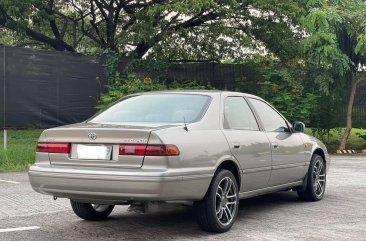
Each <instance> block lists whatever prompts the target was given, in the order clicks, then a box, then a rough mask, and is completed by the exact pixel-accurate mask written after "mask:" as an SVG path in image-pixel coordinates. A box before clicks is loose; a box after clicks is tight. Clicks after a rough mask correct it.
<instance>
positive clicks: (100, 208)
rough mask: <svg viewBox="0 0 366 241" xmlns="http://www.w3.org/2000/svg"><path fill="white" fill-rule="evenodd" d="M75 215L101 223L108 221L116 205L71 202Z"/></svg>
mask: <svg viewBox="0 0 366 241" xmlns="http://www.w3.org/2000/svg"><path fill="white" fill-rule="evenodd" d="M70 202H71V207H72V210H73V211H74V213H75V214H76V215H77V216H78V217H79V218H82V219H85V220H88V221H100V220H104V219H106V218H107V217H108V216H109V214H111V212H112V211H113V208H114V205H104V204H91V203H80V202H77V201H74V200H70Z"/></svg>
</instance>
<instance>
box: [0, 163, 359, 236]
mask: <svg viewBox="0 0 366 241" xmlns="http://www.w3.org/2000/svg"><path fill="white" fill-rule="evenodd" d="M327 178H328V179H327V188H326V193H325V197H324V199H323V200H322V201H320V202H315V203H307V202H302V201H299V200H298V198H297V196H296V194H295V193H294V192H281V193H275V194H270V195H266V196H261V197H256V198H252V199H248V200H242V201H241V202H240V211H239V215H238V219H237V221H236V223H235V224H234V226H233V228H232V229H231V231H229V232H228V233H225V234H210V233H206V232H203V231H201V230H200V229H199V228H198V226H197V225H196V223H195V220H194V217H193V212H192V210H191V208H189V207H179V208H176V207H174V208H173V207H172V208H171V209H164V210H160V211H157V212H154V213H149V214H137V213H130V212H127V207H125V206H120V207H117V208H116V209H115V210H114V211H113V213H112V215H111V218H110V219H108V220H107V221H103V222H87V221H83V220H80V219H79V218H77V217H76V216H75V215H74V214H73V212H72V211H71V207H70V205H69V202H68V200H65V199H58V200H57V201H54V200H53V199H52V197H51V196H44V195H40V194H38V193H35V192H34V191H33V190H32V189H31V187H30V185H29V182H28V176H27V174H26V173H10V174H0V190H1V192H0V194H1V195H0V240H6V241H8V240H37V241H43V240H89V241H92V240H366V157H364V156H333V157H332V164H331V169H330V173H329V174H328V177H327Z"/></svg>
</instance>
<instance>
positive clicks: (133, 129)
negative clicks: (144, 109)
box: [41, 123, 171, 168]
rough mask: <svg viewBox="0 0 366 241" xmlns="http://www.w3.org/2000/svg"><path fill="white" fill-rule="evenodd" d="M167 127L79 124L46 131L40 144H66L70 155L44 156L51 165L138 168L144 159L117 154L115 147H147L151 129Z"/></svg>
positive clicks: (50, 154) (165, 126)
mask: <svg viewBox="0 0 366 241" xmlns="http://www.w3.org/2000/svg"><path fill="white" fill-rule="evenodd" d="M170 126H171V125H158V124H155V125H144V126H132V125H114V124H113V125H112V124H94V123H81V124H75V125H69V126H65V127H59V128H54V129H49V130H46V131H45V133H44V138H45V140H44V141H45V142H47V143H70V147H71V150H70V153H68V154H62V153H49V154H48V155H49V160H50V163H51V165H61V166H83V167H95V166H98V167H105V168H108V167H114V168H115V167H120V168H140V167H141V166H142V164H143V161H144V156H143V155H119V145H120V144H141V145H147V143H148V140H149V136H150V133H151V131H152V130H156V129H161V128H168V127H170ZM41 141H42V140H41Z"/></svg>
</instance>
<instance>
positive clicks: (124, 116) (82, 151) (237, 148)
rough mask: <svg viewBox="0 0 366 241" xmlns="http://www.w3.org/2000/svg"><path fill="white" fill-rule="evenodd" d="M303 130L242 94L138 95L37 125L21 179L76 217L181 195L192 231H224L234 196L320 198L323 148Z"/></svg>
mask: <svg viewBox="0 0 366 241" xmlns="http://www.w3.org/2000/svg"><path fill="white" fill-rule="evenodd" d="M304 128H305V127H304V124H303V123H301V122H295V123H294V124H292V125H291V124H290V123H289V122H288V121H287V120H286V118H285V117H284V116H283V115H281V114H280V113H279V112H278V111H277V110H276V109H275V108H274V107H273V106H271V105H270V104H269V103H268V102H266V101H264V100H263V99H261V98H260V97H257V96H254V95H250V94H244V93H237V92H226V91H163V92H148V93H139V94H134V95H130V96H127V97H125V98H123V99H121V100H120V101H118V102H117V103H115V104H113V105H112V106H110V107H109V108H107V109H106V110H104V111H102V112H100V113H97V114H96V115H95V116H94V117H92V118H91V119H89V120H87V121H85V122H83V123H78V124H73V125H68V126H63V127H57V128H53V129H48V130H45V131H44V132H43V133H42V134H41V136H40V138H39V140H38V144H37V152H36V160H35V164H34V165H33V166H31V167H30V170H29V178H30V182H31V185H32V187H33V189H34V190H35V191H37V192H40V193H43V194H48V195H53V196H54V197H55V198H57V197H59V198H68V199H70V200H71V206H72V209H73V210H74V212H75V214H76V215H77V216H79V217H80V218H83V219H85V220H103V219H106V218H107V217H108V215H109V214H110V213H111V212H112V210H113V208H114V205H120V204H130V205H142V204H146V203H151V202H164V203H191V204H193V207H194V209H195V212H196V216H197V221H198V224H199V226H200V227H201V228H202V229H204V230H206V231H211V232H225V231H227V230H229V229H230V228H231V226H232V225H233V223H234V222H235V219H236V217H237V215H238V206H239V199H241V198H249V197H254V196H257V195H262V194H267V193H271V192H277V191H284V190H294V191H296V192H297V193H298V196H299V197H300V199H302V200H307V201H318V200H321V199H322V198H323V195H324V191H325V185H326V173H327V170H328V169H329V164H330V159H329V155H328V153H327V149H326V147H325V146H324V144H323V143H321V142H320V141H319V140H317V139H316V138H314V137H312V136H309V135H307V134H304Z"/></svg>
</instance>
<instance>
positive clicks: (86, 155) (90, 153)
mask: <svg viewBox="0 0 366 241" xmlns="http://www.w3.org/2000/svg"><path fill="white" fill-rule="evenodd" d="M112 149H113V147H112V145H103V144H93V145H90V144H77V145H76V159H78V160H98V161H111V159H112V158H111V157H112Z"/></svg>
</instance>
